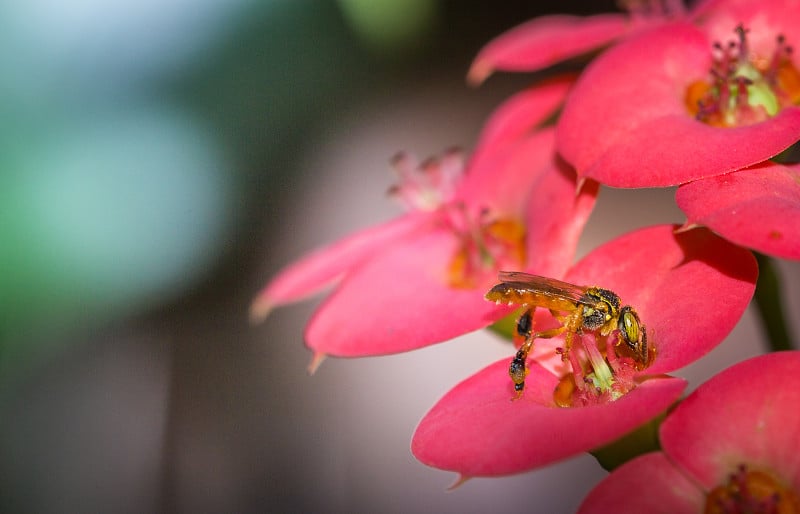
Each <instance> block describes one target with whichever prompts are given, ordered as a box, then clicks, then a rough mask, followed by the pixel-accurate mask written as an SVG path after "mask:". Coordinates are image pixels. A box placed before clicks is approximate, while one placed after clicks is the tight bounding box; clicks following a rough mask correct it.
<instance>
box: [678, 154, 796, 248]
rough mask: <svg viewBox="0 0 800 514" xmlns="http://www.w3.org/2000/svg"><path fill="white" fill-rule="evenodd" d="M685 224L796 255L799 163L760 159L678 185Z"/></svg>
mask: <svg viewBox="0 0 800 514" xmlns="http://www.w3.org/2000/svg"><path fill="white" fill-rule="evenodd" d="M675 200H676V202H677V204H678V207H680V208H681V209H682V210H683V211H684V212H685V213H686V216H687V218H688V221H687V225H688V226H693V225H705V226H707V227H709V228H710V229H712V230H713V231H714V232H716V233H718V234H720V235H721V236H723V237H724V238H725V239H727V240H729V241H732V242H734V243H736V244H739V245H742V246H746V247H748V248H752V249H754V250H758V251H759V252H762V253H765V254H769V255H774V256H776V257H783V258H786V259H800V231H799V230H798V228H799V227H800V165H796V164H795V165H791V166H782V165H780V164H774V163H772V162H765V163H762V164H759V165H757V166H754V167H751V168H747V169H744V170H741V171H737V172H736V173H729V174H726V175H720V176H717V177H713V178H709V179H704V180H698V181H696V182H690V183H689V184H684V185H682V186H681V187H679V188H678V191H677V193H676V195H675Z"/></svg>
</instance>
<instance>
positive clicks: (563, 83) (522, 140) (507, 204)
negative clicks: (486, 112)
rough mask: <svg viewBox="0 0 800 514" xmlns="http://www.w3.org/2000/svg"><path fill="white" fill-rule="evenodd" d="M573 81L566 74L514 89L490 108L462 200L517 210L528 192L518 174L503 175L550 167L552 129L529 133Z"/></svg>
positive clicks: (551, 158)
mask: <svg viewBox="0 0 800 514" xmlns="http://www.w3.org/2000/svg"><path fill="white" fill-rule="evenodd" d="M572 82H573V81H572V79H571V78H566V77H560V78H557V79H554V80H550V81H547V82H545V83H544V84H542V85H539V86H537V87H534V88H529V89H527V90H525V91H523V92H521V93H517V94H516V95H514V96H512V97H511V98H510V99H509V100H507V101H506V102H504V103H503V104H502V105H501V106H500V107H498V108H497V109H496V110H495V111H494V113H493V114H492V116H491V117H490V118H489V120H488V121H487V122H486V126H485V127H484V129H483V132H482V133H481V136H480V139H479V142H478V145H477V146H476V148H475V152H474V154H473V156H472V158H471V159H470V162H469V164H468V173H467V175H466V177H465V178H464V181H463V182H462V185H461V188H460V190H459V199H460V200H462V201H464V202H466V203H473V204H474V203H480V204H488V205H490V206H492V207H498V206H502V207H503V208H504V209H505V210H506V211H509V210H511V212H513V213H517V212H515V211H518V210H519V207H520V206H521V205H522V200H524V198H525V196H526V195H527V193H528V190H527V189H524V188H520V187H519V186H518V180H519V179H518V178H514V177H511V178H510V179H509V178H507V177H508V175H509V174H520V173H529V174H531V173H532V174H538V172H539V171H540V170H541V169H542V168H543V167H544V166H548V165H549V166H552V163H553V161H554V159H555V143H554V135H553V130H552V129H543V130H540V131H538V132H535V133H533V132H532V131H533V129H534V128H535V127H536V126H537V125H539V124H540V123H542V122H543V121H544V120H545V119H546V118H547V117H548V116H550V115H551V114H553V112H554V111H555V110H556V109H558V107H559V106H560V105H561V103H562V102H563V100H564V98H565V97H566V95H567V91H568V90H569V87H570V86H571V85H572ZM520 145H524V148H523V147H520ZM501 176H502V180H500V179H499V177H501ZM510 195H511V196H510ZM511 206H513V207H511Z"/></svg>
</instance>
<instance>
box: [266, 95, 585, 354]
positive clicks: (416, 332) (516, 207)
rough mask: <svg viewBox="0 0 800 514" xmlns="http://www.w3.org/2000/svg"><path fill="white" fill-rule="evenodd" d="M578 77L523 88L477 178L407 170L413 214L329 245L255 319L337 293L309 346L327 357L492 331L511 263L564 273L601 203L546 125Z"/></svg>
mask: <svg viewBox="0 0 800 514" xmlns="http://www.w3.org/2000/svg"><path fill="white" fill-rule="evenodd" d="M569 85H570V81H569V80H556V81H553V82H550V83H548V84H544V85H542V86H539V87H537V88H535V89H531V90H528V91H525V92H522V93H520V94H518V95H516V96H515V97H513V98H511V99H510V100H509V101H508V102H506V103H505V104H504V105H503V106H501V107H500V108H499V109H498V110H497V111H496V112H495V114H494V115H493V116H492V118H491V119H490V120H489V122H488V123H487V125H486V127H485V129H484V132H483V134H482V135H481V138H480V141H479V143H478V145H477V148H476V149H475V152H474V154H473V157H472V160H471V161H470V163H469V164H468V166H467V169H466V171H467V173H466V174H465V175H464V176H462V175H461V172H462V164H461V162H460V161H459V159H458V158H457V157H456V156H455V155H453V154H449V155H447V156H445V157H444V158H442V159H441V160H431V161H428V162H426V163H422V164H421V165H419V166H417V165H416V163H415V162H414V161H413V160H412V159H411V157H409V156H401V157H399V158H398V159H397V160H396V161H395V165H396V167H397V168H398V171H399V172H400V175H401V183H400V185H398V186H396V187H394V188H392V189H391V190H390V192H392V193H393V194H394V195H395V196H397V197H398V198H400V199H401V200H402V201H403V202H404V203H405V204H406V205H407V206H408V207H409V209H410V211H409V212H408V213H407V214H405V215H403V216H401V217H399V218H397V219H395V220H393V221H391V222H389V223H387V224H384V225H381V226H378V227H373V228H371V229H368V230H366V231H362V232H359V233H356V234H354V235H352V236H350V237H347V238H345V239H343V240H341V241H339V242H338V243H335V244H333V245H331V246H329V247H327V248H323V249H321V250H318V251H317V252H315V253H312V254H310V255H308V256H306V257H304V258H303V259H301V260H299V261H297V262H295V263H294V264H292V265H290V266H289V267H287V268H286V269H284V270H283V271H282V272H280V273H279V274H278V275H277V276H276V277H275V278H274V279H273V280H272V281H270V283H269V284H268V285H267V286H266V288H265V289H264V290H263V291H262V292H261V293H260V294H259V295H258V297H257V298H256V300H255V302H254V304H253V307H252V314H253V316H254V317H256V318H262V317H263V316H265V315H266V314H267V313H268V312H269V310H270V309H271V308H272V307H274V306H276V305H281V304H285V303H288V302H291V301H295V300H300V299H303V298H305V297H307V296H309V295H311V294H312V293H315V292H317V291H319V290H320V289H321V288H323V287H324V286H327V285H331V284H334V283H338V285H337V287H336V289H335V291H334V292H333V293H332V294H331V295H330V296H329V297H328V298H327V299H326V300H325V301H324V302H323V304H322V305H321V306H320V308H319V309H318V310H317V312H316V313H315V314H314V315H313V318H312V319H311V321H310V323H309V325H308V327H307V329H306V334H305V338H306V342H307V344H308V346H309V347H310V348H311V349H312V350H313V351H314V352H315V354H316V355H315V362H318V361H319V358H320V357H321V356H323V355H336V356H361V355H376V354H386V353H393V352H400V351H405V350H411V349H414V348H419V347H422V346H425V345H429V344H433V343H436V342H441V341H445V340H448V339H451V338H453V337H455V336H457V335H460V334H463V333H466V332H469V331H472V330H476V329H478V328H482V327H485V326H486V325H488V324H490V323H492V322H493V321H495V320H496V319H497V318H498V317H500V316H502V312H499V311H498V310H497V309H496V308H494V306H491V305H488V304H487V303H486V302H485V301H483V299H482V293H483V292H484V290H485V288H487V287H488V286H489V285H491V283H492V282H493V281H494V277H495V276H496V273H497V270H498V269H499V268H500V267H509V266H511V267H515V268H521V269H526V270H531V271H533V272H537V273H543V274H544V273H546V274H552V275H561V274H563V273H564V271H566V266H567V263H568V262H569V261H570V259H571V258H572V256H573V254H574V250H575V245H576V243H577V239H578V236H579V234H580V232H581V230H582V228H583V225H584V224H585V222H586V219H587V218H588V215H589V213H590V212H591V210H592V207H593V206H594V201H595V197H596V193H597V185H596V184H595V183H588V184H585V185H584V187H583V188H582V190H581V191H580V193H579V194H577V195H576V192H575V191H576V178H575V174H574V172H572V171H571V170H570V169H569V168H568V167H565V166H564V165H563V162H561V161H559V160H558V159H557V158H556V156H555V153H554V150H553V148H554V130H553V129H552V127H551V128H546V129H541V130H534V129H535V127H536V126H537V125H538V124H539V123H541V122H542V121H543V120H545V119H546V118H547V116H548V115H549V114H550V113H551V112H552V111H553V109H554V108H555V107H556V106H557V105H559V104H560V102H561V101H562V99H563V97H564V95H565V93H566V90H567V88H568V87H569Z"/></svg>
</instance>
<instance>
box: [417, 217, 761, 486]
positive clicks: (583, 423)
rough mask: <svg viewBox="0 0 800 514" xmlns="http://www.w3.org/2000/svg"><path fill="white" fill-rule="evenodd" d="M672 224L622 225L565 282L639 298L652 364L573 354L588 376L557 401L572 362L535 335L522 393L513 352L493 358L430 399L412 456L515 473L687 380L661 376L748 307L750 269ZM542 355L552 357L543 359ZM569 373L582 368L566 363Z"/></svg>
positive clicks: (692, 356) (446, 465)
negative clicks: (624, 229) (569, 396)
mask: <svg viewBox="0 0 800 514" xmlns="http://www.w3.org/2000/svg"><path fill="white" fill-rule="evenodd" d="M673 230H674V227H673V226H667V225H664V226H656V227H650V228H646V229H640V230H637V231H635V232H632V233H629V234H627V235H625V236H623V237H620V238H618V239H616V240H613V241H610V242H608V243H607V244H605V245H603V246H601V247H600V248H598V249H596V250H595V251H593V252H592V253H590V254H589V255H587V256H586V257H585V258H584V259H583V260H581V261H580V262H579V263H578V264H577V265H576V266H575V267H573V268H572V269H571V270H570V271H569V272H568V273H567V275H566V280H567V281H568V282H570V283H573V284H587V285H592V284H594V285H598V286H599V287H603V288H608V289H610V290H612V291H614V292H615V293H617V294H618V295H619V296H620V298H621V299H622V301H623V302H624V303H627V304H629V305H632V306H634V307H635V309H636V310H637V311H638V314H639V316H640V318H641V321H642V323H643V324H644V325H645V326H646V330H647V332H648V341H649V344H651V345H653V346H654V347H655V349H656V352H657V354H656V357H655V360H654V361H653V362H652V364H651V365H650V366H649V367H647V368H645V369H642V370H638V371H637V370H636V369H635V368H632V367H631V365H630V363H631V361H630V359H628V360H627V362H626V360H625V359H624V358H620V356H617V357H616V360H614V359H613V358H612V357H613V356H612V355H611V353H612V352H610V351H607V352H606V359H599V360H597V359H595V360H592V361H590V364H589V363H586V362H580V363H579V364H580V366H581V369H582V371H580V373H582V374H584V376H586V377H587V378H590V379H591V380H592V381H593V384H592V386H587V385H582V384H583V383H582V382H581V383H577V384H575V383H574V382H573V384H574V385H575V388H576V390H581V389H582V388H583V392H582V396H581V395H577V394H576V395H575V396H573V401H574V403H573V405H576V406H573V407H568V408H558V407H556V397H557V396H558V397H559V403H563V402H562V401H560V400H563V397H560V395H562V393H561V392H555V388H556V386H557V385H559V384H561V385H563V384H565V383H568V382H567V381H570V382H571V377H570V375H569V371H570V370H569V369H568V368H567V366H565V364H564V363H562V362H561V359H560V358H558V357H556V356H555V353H556V352H555V351H554V350H553V345H556V346H557V345H558V344H559V342H558V341H554V342H553V343H548V342H547V340H541V341H538V342H537V345H538V350H537V353H538V358H537V359H536V360H532V361H530V362H529V369H530V374H529V375H528V377H527V381H526V382H527V385H526V388H525V392H524V395H523V396H522V397H521V398H519V399H518V400H516V401H509V400H510V399H511V398H514V397H515V392H514V386H513V383H512V381H511V380H510V379H509V377H508V369H509V360H510V359H509V360H503V361H500V362H497V363H495V364H492V365H491V366H489V367H487V368H485V369H484V370H482V371H480V372H479V373H477V374H476V375H473V376H472V377H470V378H468V379H466V380H465V381H464V382H462V383H461V384H459V385H457V386H456V387H455V388H454V389H452V390H451V391H450V392H449V393H447V394H446V395H445V396H444V397H443V398H442V399H441V400H440V401H439V402H438V403H437V404H436V405H435V406H434V407H433V408H432V409H431V411H430V412H429V413H428V414H427V415H426V416H425V418H424V419H423V420H422V422H421V423H420V425H419V427H418V428H417V431H416V433H415V434H414V439H413V442H412V451H413V453H414V455H415V456H416V457H417V458H418V459H419V460H420V461H422V462H423V463H425V464H428V465H430V466H434V467H437V468H442V469H448V470H453V471H457V472H459V473H460V474H461V475H462V476H464V477H472V476H488V475H503V474H510V473H518V472H521V471H525V470H529V469H533V468H536V467H540V466H544V465H546V464H550V463H552V462H555V461H557V460H560V459H564V458H567V457H570V456H572V455H575V454H577V453H580V452H583V451H588V450H591V449H593V448H596V447H599V446H602V445H604V444H607V443H609V442H611V441H613V440H615V439H617V438H618V437H620V436H622V435H624V434H625V433H627V432H629V431H630V430H632V429H634V428H635V427H637V426H638V425H640V424H642V423H644V422H645V421H647V420H648V419H650V418H652V417H654V416H656V415H657V414H658V413H660V412H662V411H664V410H665V409H666V408H667V407H668V406H669V405H670V404H671V403H672V402H674V401H675V400H676V399H677V398H678V397H679V395H680V394H681V391H683V389H684V387H685V381H684V380H682V379H679V378H671V377H666V376H663V375H661V374H662V373H667V372H670V371H673V370H676V369H678V368H681V367H683V366H685V365H687V364H689V363H690V362H693V361H694V360H696V359H698V358H700V357H701V356H703V355H704V354H705V353H706V352H708V351H709V350H711V349H712V348H713V347H714V346H716V345H717V344H718V343H719V342H720V341H722V339H723V338H724V337H725V336H726V335H727V334H728V333H729V331H730V330H731V329H732V328H733V326H734V325H735V323H736V322H737V321H738V320H739V317H740V316H741V314H742V313H743V312H744V309H745V308H746V307H747V304H748V302H749V300H750V298H751V296H752V294H753V290H754V287H755V280H756V275H757V269H756V263H755V259H754V258H753V256H752V255H751V254H750V252H748V251H746V250H743V249H741V248H739V247H737V246H734V245H732V244H730V243H728V242H727V241H725V240H723V239H721V238H719V237H717V236H714V235H713V234H711V233H710V232H708V231H707V230H704V229H697V230H691V231H688V232H683V233H679V234H674V233H673ZM539 321H540V320H538V319H537V322H539ZM609 337H610V336H609ZM580 340H581V343H582V344H583V345H584V346H585V348H586V351H585V352H580V348H579V347H578V346H579V344H580V343H578V342H577V341H574V342H573V350H572V352H571V354H572V353H576V347H578V350H577V353H576V357H577V356H578V355H580V354H583V355H585V354H586V353H589V352H591V351H596V350H597V348H600V347H601V345H600V344H597V342H596V340H595V338H594V337H591V335H590V334H584V335H583V337H582V338H580ZM598 340H600V341H601V339H600V338H598ZM561 344H563V343H561ZM605 347H606V348H608V350H611V349H613V347H614V346H613V344H612V343H610V342H609V344H606V345H605ZM544 354H549V355H551V356H553V357H554V358H551V359H549V360H545V359H543V358H542V357H541V356H542V355H544ZM572 360H573V358H572V357H571V358H570V361H572ZM612 361H613V362H612ZM571 364H572V362H571ZM607 365H608V366H611V367H612V369H613V372H612V373H613V377H612V384H611V385H610V386H609V385H608V384H606V385H604V384H602V380H603V378H602V375H603V374H606V375H608V373H609V370H608V369H605V370H602V369H601V368H603V367H607ZM626 366H627V368H626ZM620 370H621V371H620ZM572 371H573V372H578V371H577V368H576V365H574V364H572ZM601 372H602V373H601ZM623 375H624V376H623ZM617 379H620V381H624V382H625V383H624V384H623V385H624V386H625V389H623V390H622V391H618V390H617V389H616V388H615V387H616V386H617V384H616V383H615V382H616V380H617ZM592 395H594V397H593V396H592ZM581 404H585V405H587V406H578V405H581Z"/></svg>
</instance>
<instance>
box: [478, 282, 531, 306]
mask: <svg viewBox="0 0 800 514" xmlns="http://www.w3.org/2000/svg"><path fill="white" fill-rule="evenodd" d="M485 298H486V299H487V300H489V301H490V302H495V303H497V304H506V305H525V304H527V303H528V301H529V300H530V292H529V291H528V290H526V289H525V288H524V287H514V284H513V283H508V282H503V283H500V284H497V285H496V286H494V287H493V288H491V289H490V290H489V292H488V293H486V295H485Z"/></svg>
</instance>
